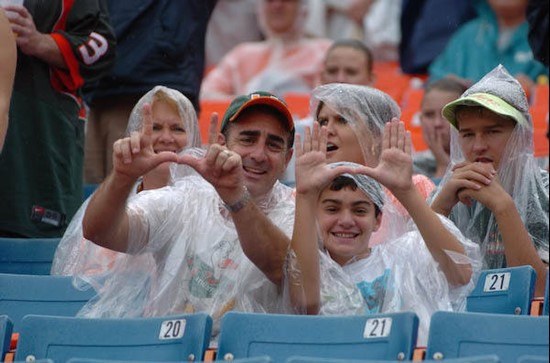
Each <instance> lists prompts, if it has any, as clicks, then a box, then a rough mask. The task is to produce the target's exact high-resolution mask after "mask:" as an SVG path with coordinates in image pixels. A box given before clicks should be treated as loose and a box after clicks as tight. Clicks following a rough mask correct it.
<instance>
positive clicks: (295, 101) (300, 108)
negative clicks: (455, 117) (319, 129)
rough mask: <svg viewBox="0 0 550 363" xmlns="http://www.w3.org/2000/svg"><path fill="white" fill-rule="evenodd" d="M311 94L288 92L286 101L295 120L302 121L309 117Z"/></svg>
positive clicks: (285, 97)
mask: <svg viewBox="0 0 550 363" xmlns="http://www.w3.org/2000/svg"><path fill="white" fill-rule="evenodd" d="M310 96H311V95H310V93H303V92H287V93H286V94H285V95H284V97H283V98H284V101H285V103H286V105H287V106H288V109H289V110H290V113H291V114H292V117H294V119H302V118H305V117H307V116H309V99H310Z"/></svg>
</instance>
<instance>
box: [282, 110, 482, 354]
mask: <svg viewBox="0 0 550 363" xmlns="http://www.w3.org/2000/svg"><path fill="white" fill-rule="evenodd" d="M383 139H384V141H383V147H382V153H381V157H380V162H379V164H378V165H377V166H376V168H370V167H365V166H363V165H359V164H355V163H348V162H339V163H334V164H328V165H327V163H326V156H325V154H326V150H327V147H326V146H327V143H328V141H327V133H326V129H325V130H321V131H320V132H319V130H318V127H315V128H314V130H313V135H312V136H311V137H310V136H309V133H308V132H306V137H305V140H304V143H303V148H302V146H301V142H300V138H297V142H296V150H297V161H296V220H295V222H294V233H293V236H292V242H291V243H292V250H293V252H294V256H295V257H296V259H295V261H294V263H291V264H290V266H293V267H294V268H291V269H290V271H289V272H290V273H289V279H290V281H289V288H290V291H291V298H293V302H294V303H295V305H296V307H297V308H298V309H299V310H301V309H304V307H305V308H306V309H307V312H308V313H317V312H320V313H321V314H342V313H351V314H353V313H356V314H357V313H359V314H361V313H364V314H371V313H383V312H396V311H413V312H415V313H416V314H417V315H418V317H419V318H420V331H419V342H420V343H419V344H421V345H425V343H426V338H427V333H428V328H429V322H430V317H431V315H432V313H433V312H435V311H438V310H448V311H451V310H461V309H464V307H465V298H466V296H467V295H468V293H469V292H470V291H471V289H472V288H473V287H474V284H475V281H476V280H477V272H478V271H479V268H480V266H481V263H480V256H479V247H478V246H477V245H476V244H475V243H473V242H471V241H469V240H468V239H466V238H464V236H463V235H462V234H461V233H460V231H459V230H458V229H457V228H456V226H455V225H454V224H453V223H452V222H451V221H449V220H448V219H446V218H444V217H442V216H438V215H436V214H435V213H434V212H433V211H432V210H431V209H430V207H429V206H428V205H427V204H426V201H425V200H424V198H423V197H422V196H421V195H420V193H419V192H418V190H417V189H416V188H415V186H414V184H413V182H412V158H411V149H412V145H411V139H410V134H409V133H406V132H405V126H404V124H403V122H398V121H397V120H396V119H394V120H392V121H391V122H389V123H387V124H386V127H385V130H384V137H383ZM342 173H344V174H342ZM340 174H341V175H340ZM378 182H380V183H383V185H384V186H385V187H386V188H387V189H389V190H391V192H392V194H393V195H394V196H396V197H397V198H398V199H399V201H400V202H401V203H402V204H403V206H404V207H405V208H406V209H407V211H408V212H409V213H410V215H411V217H412V219H413V221H414V222H415V223H416V227H415V228H414V229H412V230H411V231H410V232H408V233H407V234H404V235H403V236H401V237H400V238H397V239H395V240H387V241H385V242H384V243H382V244H380V245H378V246H374V247H372V245H371V244H370V241H369V240H370V237H371V235H372V233H374V232H375V231H376V230H377V229H378V228H379V227H380V224H381V221H382V220H383V219H384V218H385V215H384V213H383V210H384V209H385V207H384V201H385V193H384V191H383V189H382V187H381V186H380V184H378ZM317 231H319V232H317ZM319 240H320V241H322V247H321V249H322V251H323V252H321V254H320V256H319V255H317V254H315V253H312V252H313V251H316V250H317V249H318V241H319ZM291 256H292V254H291ZM319 258H320V261H319Z"/></svg>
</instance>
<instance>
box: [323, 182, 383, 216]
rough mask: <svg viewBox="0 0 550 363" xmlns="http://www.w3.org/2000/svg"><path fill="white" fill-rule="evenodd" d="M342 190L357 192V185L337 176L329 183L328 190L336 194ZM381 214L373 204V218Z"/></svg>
mask: <svg viewBox="0 0 550 363" xmlns="http://www.w3.org/2000/svg"><path fill="white" fill-rule="evenodd" d="M344 188H349V189H351V190H353V191H356V190H357V188H358V187H357V183H356V182H355V180H353V179H351V178H348V177H347V176H344V175H339V176H337V177H336V178H334V180H333V181H332V182H331V183H330V186H329V190H332V191H334V192H337V191H339V190H342V189H344ZM380 213H382V211H381V210H380V208H378V206H377V205H376V204H374V216H375V217H378V215H379V214H380Z"/></svg>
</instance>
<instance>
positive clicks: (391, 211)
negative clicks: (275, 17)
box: [311, 83, 435, 244]
mask: <svg viewBox="0 0 550 363" xmlns="http://www.w3.org/2000/svg"><path fill="white" fill-rule="evenodd" d="M311 109H312V110H314V111H313V112H315V113H314V115H315V120H316V121H317V122H318V123H319V124H320V125H321V126H326V127H327V133H328V144H327V160H328V162H331V163H332V162H338V161H349V162H353V163H356V164H361V165H366V166H369V167H372V168H374V167H376V166H377V165H378V163H379V160H380V155H381V152H382V140H383V139H382V134H383V130H384V125H385V124H386V122H388V121H390V120H391V119H393V118H398V117H399V116H400V114H401V111H400V110H399V106H397V103H395V101H394V100H393V99H392V98H391V97H390V96H389V95H387V94H386V93H384V92H382V91H379V90H377V89H375V88H371V87H365V86H357V85H349V84H339V83H332V84H327V85H323V86H319V87H317V88H316V89H315V90H314V91H313V95H312V102H311ZM413 183H414V184H415V186H416V187H417V188H418V190H419V191H420V193H421V195H422V196H423V198H424V199H427V198H428V196H429V195H430V194H431V192H432V191H433V190H434V189H435V185H434V183H433V182H432V181H431V180H430V179H429V178H428V177H426V176H425V175H414V176H413ZM385 191H386V192H387V195H388V202H387V203H386V209H387V210H385V211H384V213H385V216H386V217H385V218H384V220H383V223H382V226H381V228H380V230H379V231H378V232H377V233H375V234H374V235H373V236H372V238H371V244H377V243H380V242H382V241H387V240H392V239H394V238H397V237H398V236H400V235H401V234H403V233H405V232H406V230H407V222H408V220H409V219H410V217H409V215H408V213H407V211H406V210H405V209H404V208H403V207H402V206H401V205H400V203H399V201H398V200H397V199H396V198H395V197H394V196H393V195H392V194H391V192H390V191H389V190H385Z"/></svg>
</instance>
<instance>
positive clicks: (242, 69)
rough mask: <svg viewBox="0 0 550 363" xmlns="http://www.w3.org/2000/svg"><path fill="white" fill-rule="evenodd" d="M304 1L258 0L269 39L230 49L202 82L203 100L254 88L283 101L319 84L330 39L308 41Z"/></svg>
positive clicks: (263, 24) (243, 92) (248, 91)
mask: <svg viewBox="0 0 550 363" xmlns="http://www.w3.org/2000/svg"><path fill="white" fill-rule="evenodd" d="M306 4H307V1H306V0H260V1H258V18H259V19H258V20H259V22H260V26H261V28H262V29H263V32H264V35H265V36H266V40H264V41H259V42H247V43H243V44H240V45H238V46H237V47H235V48H234V49H233V50H231V51H230V52H229V53H228V54H227V55H226V56H225V57H224V58H223V59H222V60H221V62H220V63H219V64H218V65H217V67H215V68H214V69H213V70H212V71H210V72H209V73H208V75H207V76H206V78H205V79H204V80H203V83H202V88H201V98H203V99H204V98H230V97H233V96H235V95H238V94H246V93H250V92H252V91H255V90H263V91H268V92H271V93H273V94H275V95H277V96H279V97H284V94H285V93H286V92H289V91H292V92H309V91H311V90H312V89H313V88H314V87H315V86H317V85H318V83H319V74H320V72H321V69H322V66H323V59H324V56H325V52H326V51H327V49H328V48H329V46H330V44H331V41H330V40H328V39H322V38H317V39H312V38H306V37H305V36H304V33H303V25H304V20H305V17H306V15H307V5H306Z"/></svg>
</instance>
